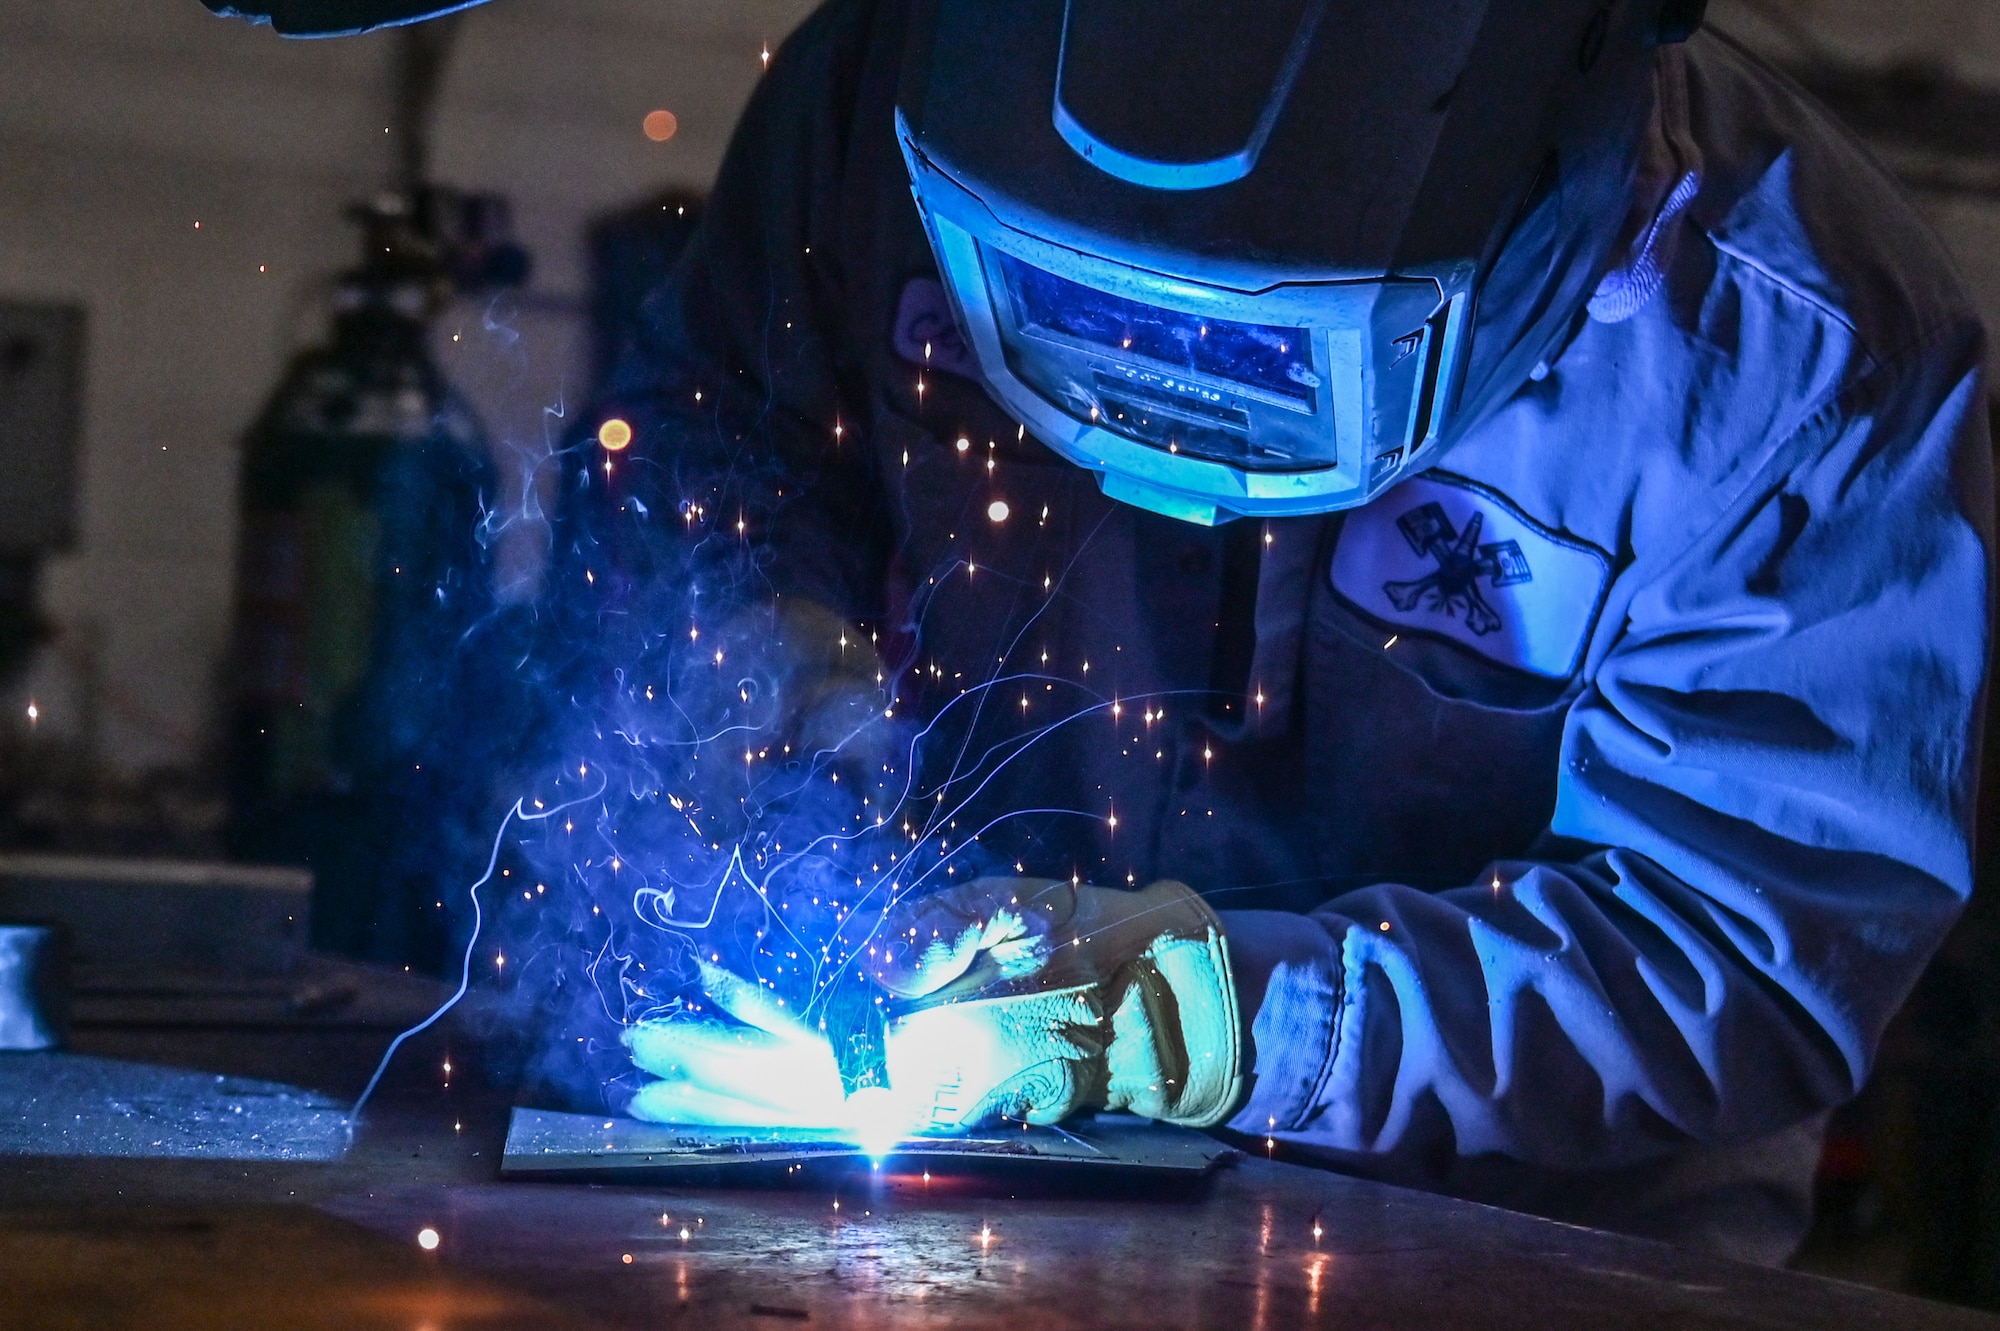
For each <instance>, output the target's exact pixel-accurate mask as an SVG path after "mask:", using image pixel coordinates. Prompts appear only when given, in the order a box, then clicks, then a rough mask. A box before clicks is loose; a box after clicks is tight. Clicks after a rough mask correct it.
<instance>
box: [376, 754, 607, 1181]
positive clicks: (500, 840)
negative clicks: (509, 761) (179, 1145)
mask: <svg viewBox="0 0 2000 1331" xmlns="http://www.w3.org/2000/svg"><path fill="white" fill-rule="evenodd" d="M609 784H610V782H609V778H605V779H604V780H602V781H600V782H599V784H598V787H597V789H596V790H594V791H592V792H590V793H589V794H588V795H580V796H578V797H577V798H576V799H573V800H568V801H565V802H564V803H561V804H557V805H554V806H552V807H550V808H547V809H539V810H537V811H535V812H534V813H529V812H528V811H527V810H526V809H524V808H522V807H521V801H520V800H515V801H514V807H513V808H511V809H509V810H507V816H506V817H504V818H502V819H501V820H500V826H499V828H498V830H496V831H495V832H494V833H493V849H492V851H491V852H490V853H489V854H488V855H487V857H486V872H485V873H482V874H480V875H479V878H478V880H477V881H476V882H474V883H473V884H472V886H471V887H469V888H467V889H466V895H467V896H469V897H470V898H472V935H471V937H469V938H467V939H466V940H465V956H464V957H463V958H461V960H460V962H459V968H458V989H457V991H456V992H454V993H453V994H452V996H451V997H450V998H447V999H445V1001H444V1002H443V1003H441V1004H439V1005H438V1009H437V1011H435V1012H433V1013H431V1014H430V1016H428V1017H425V1018H424V1019H423V1020H422V1021H420V1022H418V1023H417V1024H416V1025H414V1026H412V1027H410V1029H408V1030H406V1031H404V1032H403V1033H402V1034H401V1035H398V1036H397V1037H396V1038H395V1039H394V1040H391V1041H390V1042H389V1047H388V1049H386V1050H384V1051H383V1054H382V1061H381V1062H379V1063H377V1064H376V1065H375V1075H374V1076H372V1077H370V1078H369V1079H368V1084H367V1085H366V1086H364V1087H362V1088H361V1095H360V1096H359V1098H357V1099H356V1100H355V1102H354V1107H353V1108H352V1109H350V1110H348V1111H347V1144H348V1145H349V1146H352V1145H354V1125H355V1124H356V1123H358V1122H360V1120H361V1109H362V1106H363V1105H366V1104H367V1103H368V1098H369V1097H370V1096H372V1095H374V1094H375V1088H376V1086H378V1085H380V1084H381V1081H382V1074H383V1073H385V1072H387V1071H388V1070H389V1063H390V1061H391V1060H392V1059H394V1058H395V1057H396V1051H397V1050H398V1049H401V1048H402V1047H403V1043H404V1041H406V1040H408V1039H409V1038H410V1037H411V1036H414V1035H421V1034H423V1033H424V1032H425V1031H427V1030H429V1029H430V1028H431V1027H432V1026H435V1025H436V1024H437V1023H438V1021H439V1020H440V1019H441V1018H443V1016H444V1014H445V1013H447V1012H449V1011H451V1010H452V1009H453V1008H455V1007H457V1006H458V1004H459V1000H461V999H463V998H464V997H465V995H466V992H467V991H468V990H469V989H471V987H472V953H473V950H474V949H475V948H477V947H478V946H479V934H480V931H481V930H482V929H483V928H484V927H485V925H486V912H485V911H484V910H483V909H482V908H481V907H480V904H479V889H480V888H482V887H484V886H486V885H487V884H488V883H490V882H492V881H493V871H494V870H495V869H496V868H498V867H499V865H500V847H501V846H503V845H505V844H506V841H507V829H508V828H509V827H511V826H512V825H513V824H514V821H515V820H516V819H519V820H520V821H521V822H524V823H538V822H541V821H542V820H543V819H546V818H553V817H555V816H556V815H557V814H559V813H562V812H565V811H566V810H569V809H574V808H575V807H576V806H578V805H579V804H588V803H590V801H592V800H594V799H596V798H598V797H599V796H600V795H602V794H603V793H604V791H605V787H606V786H607V785H609Z"/></svg>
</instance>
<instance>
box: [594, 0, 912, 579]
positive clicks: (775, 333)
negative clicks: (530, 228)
mask: <svg viewBox="0 0 2000 1331" xmlns="http://www.w3.org/2000/svg"><path fill="white" fill-rule="evenodd" d="M871 19H872V11H871V7H870V6H869V5H868V4H866V3H848V4H836V5H830V6H828V7H826V8H824V9H822V10H820V11H819V12H818V13H816V14H814V15H813V16H812V17H811V18H809V19H808V20H807V21H806V22H805V23H804V24H803V25H802V26H801V27H800V28H799V29H798V30H797V31H796V32H795V33H793V35H792V36H791V37H790V38H789V39H788V40H787V41H786V42H785V43H784V45H783V47H782V48H781V49H780V50H779V51H778V52H777V54H776V55H775V56H774V57H773V59H772V61H771V65H770V68H769V69H768V70H767V71H766V72H765V74H764V78H763V81H762V83H761V84H760V85H759V86H758V88H757V90H756V92H755V94H754V95H753V97H752V99H751V101H750V104H749V106H748V107H747V108H746V109H745V111H744V114H743V116H742V119H741V120H740V121H739V123H738V125H737V128H736V130H735V132H734V135H733V137H732V138H731V140H730V145H729V149H728V152H727V154H726V156H725V158H724V161H723V164H722V168H721V171H720V173H719V175H718V177H717V180H716V185H715V189H714V191H713V193H712V194H711V196H710V198H709V200H708V202H707V205H706V207H705V210H704V213H703V217H702V221H701V224H700V226H699V227H698V228H697V230H696V233H695V235H694V237H693V239H692V240H691V241H690V243H689V246H688V249H687V251H686V252H685V253H684V254H683V255H682V257H681V259H680V260H679V262H678V263H677V265H676V267H675V270H674V272H673V274H672V276H671V278H670V280H669V281H668V282H667V283H666V284H665V285H664V286H663V288H662V289H661V290H660V291H658V292H656V293H654V294H653V295H652V296H651V297H650V298H649V299H648V300H647V302H646V304H645V306H644V309H643V320H642V323H643V328H642V332H641V334H640V335H639V337H638V338H637V339H636V341H635V344H634V345H632V346H630V347H627V348H623V349H622V350H621V351H620V353H619V355H618V356H617V359H616V361H615V363H614V365H613V367H612V372H611V374H610V375H609V376H608V384H607V389H606V392H605V394H604V401H602V402H601V403H600V404H599V406H600V408H601V409H600V411H599V412H598V413H596V415H600V416H601V415H604V414H609V413H611V412H620V413H623V414H625V415H626V417H627V418H628V419H629V420H630V421H631V423H632V424H633V426H634V440H633V443H632V446H631V448H630V450H629V452H628V453H627V454H626V455H625V456H624V458H622V459H621V460H620V462H621V465H622V467H623V468H624V470H625V472H626V474H627V475H628V476H629V477H631V479H630V480H629V481H627V482H624V483H625V484H629V485H631V486H633V487H634V488H635V492H636V493H638V494H639V495H640V496H641V503H640V504H639V505H638V506H636V507H635V506H632V505H630V504H620V503H616V502H614V503H611V504H608V505H603V504H600V505H597V506H595V509H594V511H597V512H599V513H603V512H606V511H607V510H608V511H609V512H611V513H612V514H614V515H615V516H614V518H613V520H612V521H611V522H610V523H604V522H600V523H599V524H597V527H596V529H595V530H594V531H593V532H592V533H590V538H596V537H599V536H601V535H602V534H603V533H604V532H605V531H606V530H607V529H608V528H615V526H616V525H617V523H619V522H625V523H632V524H637V525H638V526H639V527H645V526H648V525H651V526H653V527H655V528H656V529H657V528H659V527H662V526H665V527H668V528H672V529H673V530H671V531H666V532H658V531H656V532H654V533H652V534H649V533H647V532H644V531H636V530H635V531H632V532H628V533H625V534H624V536H623V537H622V538H621V537H619V536H617V535H615V534H614V535H612V536H610V537H609V538H608V539H612V540H622V542H623V543H624V544H626V545H627V546H628V547H629V546H632V545H636V546H638V547H640V548H641V549H642V550H643V549H644V548H646V547H647V545H648V543H649V542H651V541H656V540H658V539H660V538H661V537H662V536H664V537H665V539H667V540H674V539H676V534H677V533H678V534H693V535H695V536H697V537H704V536H705V537H710V538H714V539H713V544H715V545H716V546H717V547H718V550H720V547H723V546H727V547H730V552H729V553H728V555H727V558H726V559H722V560H719V561H717V562H718V563H722V564H727V566H728V567H729V568H730V569H731V570H732V573H734V571H736V570H740V569H741V567H742V564H743V560H744V557H745V552H747V557H748V559H749V562H750V563H751V564H752V565H753V572H752V574H751V575H750V578H749V581H750V583H752V584H754V585H735V586H732V587H730V588H729V589H728V595H729V597H731V598H735V599H740V600H742V601H755V600H758V599H762V598H764V597H768V596H769V595H771V594H772V593H774V592H775V593H777V594H779V595H786V596H790V595H796V596H800V597H803V598H805V599H808V600H811V601H814V602H816V603H818V604H821V605H823V606H826V607H828V608H829V609H832V610H834V611H836V612H837V613H839V614H841V615H843V616H846V617H848V618H866V617H869V616H871V615H872V614H873V613H874V611H875V609H876V606H875V604H874V601H875V598H876V597H877V596H878V595H879V588H880V585H881V569H882V567H883V566H884V564H885V563H886V560H887V557H888V556H887V543H888V541H889V539H890V535H889V533H890V523H889V522H888V521H887V520H886V519H885V518H884V516H883V513H882V501H881V495H880V490H879V487H878V485H877V480H876V477H875V475H874V473H873V469H872V465H871V463H870V459H869V455H868V451H867V450H866V448H865V447H864V446H863V438H862V431H861V429H860V428H858V426H859V425H860V424H861V423H862V421H863V420H864V419H865V418H864V417H863V415H862V413H861V412H860V411H858V410H856V406H857V404H858V403H862V402H865V400H866V394H865V391H863V390H862V389H861V388H860V386H859V378H858V373H857V372H856V371H854V370H853V369H852V367H850V366H847V365H845V364H844V363H843V354H844V353H843V351H842V348H843V347H844V346H846V345H847V344H848V341H849V339H847V337H846V336H845V332H846V330H845V329H844V328H843V319H844V318H845V317H846V315H847V310H848V306H849V304H850V302H849V300H848V299H847V297H846V295H845V278H844V274H843V273H842V271H841V267H840V261H839V254H840V250H841V244H840V240H841V235H840V232H841V213H842V193H843V188H844V176H845V167H846V162H847V157H848V140H849V137H850V135H851V133H852V120H853V117H854V114H855V110H854V102H855V82H856V79H857V77H858V70H859V67H860V65H861V63H862V61H863V60H864V58H865V57H866V54H867V49H868V48H867V40H868V37H869V28H870V22H871ZM593 420H594V418H593ZM592 428H593V429H594V428H595V427H594V423H593V425H592ZM571 472H572V475H571V476H570V477H568V478H566V480H567V481H571V482H574V483H576V484H582V485H592V484H595V485H600V486H604V485H606V483H605V482H604V481H603V479H602V477H601V469H599V473H600V474H596V475H593V474H592V473H591V472H590V470H589V469H587V468H584V467H581V466H574V465H573V466H572V468H571ZM606 488H607V489H609V488H611V487H610V486H606ZM612 497H613V498H614V499H615V498H616V496H612ZM613 562H614V563H620V564H622V566H625V567H634V568H644V567H646V562H645V560H644V558H643V557H640V558H633V557H632V555H631V554H630V551H629V548H628V552H627V554H626V556H625V558H624V559H623V560H622V561H613ZM736 581H737V582H738V583H741V582H742V581H743V580H742V579H741V578H740V577H738V578H737V579H736Z"/></svg>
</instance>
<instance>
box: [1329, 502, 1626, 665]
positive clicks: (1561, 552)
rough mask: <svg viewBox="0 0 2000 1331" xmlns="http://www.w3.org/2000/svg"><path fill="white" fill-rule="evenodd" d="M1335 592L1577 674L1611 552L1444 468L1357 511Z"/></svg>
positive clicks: (1477, 644) (1463, 641) (1342, 545)
mask: <svg viewBox="0 0 2000 1331" xmlns="http://www.w3.org/2000/svg"><path fill="white" fill-rule="evenodd" d="M1329 575H1330V577H1331V580H1332V583H1333V590H1334V591H1335V592H1336V593H1338V594H1339V595H1340V596H1341V597H1342V598H1344V599H1345V600H1347V601H1349V602H1351V603H1352V604H1353V605H1354V606H1355V607H1356V608H1357V609H1359V610H1361V611H1362V612H1364V613H1365V614H1368V615H1370V616H1372V617H1373V618H1375V619H1378V620H1381V621H1382V622H1383V623H1385V624H1389V625H1391V626H1392V627H1393V628H1394V629H1395V630H1396V631H1398V632H1405V633H1425V634H1429V635H1431V636H1433V637H1440V638H1446V639H1449V640H1450V641H1452V642H1455V643H1458V644H1459V645H1460V646H1462V647H1467V648H1470V649H1471V650H1472V651H1474V652H1477V653H1478V654H1479V655H1481V656H1483V657H1485V658H1487V659H1488V660H1490V661H1494V662H1497V663H1499V664H1501V665H1505V666H1512V667H1513V668H1514V669H1516V670H1525V671H1528V672H1529V673H1531V674H1536V675H1541V676H1544V677H1546V678H1549V679H1567V678H1568V677H1569V676H1571V675H1573V674H1575V673H1576V669H1577V667H1578V666H1579V665H1580V664H1582V660H1583V651H1584V646H1585V644H1586V643H1588V642H1589V640H1590V631H1591V629H1592V627H1593V626H1594V625H1595V624H1596V623H1597V616H1598V612H1599V611H1600V610H1601V609H1603V606H1604V594H1605V591H1606V589H1607V588H1608V587H1609V585H1610V582H1611V561H1610V559H1609V558H1608V557H1607V556H1606V555H1605V553H1604V552H1603V551H1601V550H1599V549H1597V548H1596V547H1595V546H1592V545H1588V544H1586V543H1584V542H1582V541H1579V540H1576V539H1575V538H1573V537H1568V536H1559V535H1557V534H1556V533H1555V532H1553V531H1551V530H1549V529H1548V528H1547V527H1544V526H1543V525H1542V524H1540V523H1538V522H1536V521H1535V520H1534V519H1532V518H1530V517H1529V516H1528V515H1527V514H1525V513H1523V512H1521V511H1520V510H1519V509H1518V508H1516V507H1514V505H1513V504H1512V503H1511V502H1509V501H1508V500H1507V499H1506V498H1504V497H1503V496H1501V495H1499V494H1497V493H1496V492H1494V491H1492V490H1488V489H1487V488H1485V487H1484V486H1480V485H1475V484H1474V483H1473V482H1471V481H1467V480H1462V479H1460V478H1458V477H1453V476H1443V475H1439V474H1438V473H1435V472H1432V473H1429V474H1427V475H1424V476H1419V477H1416V478H1415V479H1412V480H1408V481H1405V482H1403V483H1402V484H1401V485H1399V486H1397V487H1396V488H1395V489H1393V490H1391V491H1389V492H1388V493H1387V494H1385V495H1382V496H1381V497H1380V498H1378V499H1376V500H1375V502H1373V503H1371V504H1369V505H1368V506H1367V507H1365V508H1359V509H1356V510H1354V511H1353V512H1352V513H1349V514H1348V515H1347V520H1346V523H1345V524H1344V525H1343V526H1342V528H1341V531H1340V540H1339V543H1338V545H1336V546H1335V548H1334V552H1333V563H1332V568H1331V569H1330V570H1329Z"/></svg>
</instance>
